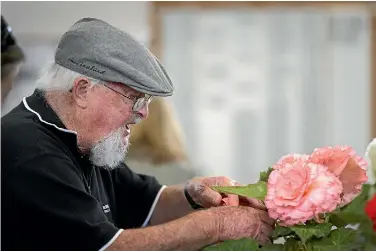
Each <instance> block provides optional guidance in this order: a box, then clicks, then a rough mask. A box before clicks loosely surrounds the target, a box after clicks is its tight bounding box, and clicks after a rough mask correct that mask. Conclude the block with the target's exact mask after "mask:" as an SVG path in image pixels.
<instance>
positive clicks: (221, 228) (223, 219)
mask: <svg viewBox="0 0 376 251" xmlns="http://www.w3.org/2000/svg"><path fill="white" fill-rule="evenodd" d="M205 211H208V212H211V213H212V215H213V217H215V218H216V220H215V221H216V222H217V233H218V234H217V238H218V241H225V240H234V239H241V238H249V237H251V238H253V239H255V240H257V241H258V242H259V243H261V244H266V243H270V238H269V237H270V235H271V233H272V231H273V229H274V224H275V221H274V220H273V219H271V218H270V217H269V215H268V213H267V212H266V211H264V210H259V209H256V208H252V207H244V206H237V207H233V206H230V207H229V206H223V207H216V208H210V209H208V210H205Z"/></svg>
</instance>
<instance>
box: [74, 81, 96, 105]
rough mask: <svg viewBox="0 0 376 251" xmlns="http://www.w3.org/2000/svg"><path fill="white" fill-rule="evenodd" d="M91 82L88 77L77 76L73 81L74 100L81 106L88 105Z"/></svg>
mask: <svg viewBox="0 0 376 251" xmlns="http://www.w3.org/2000/svg"><path fill="white" fill-rule="evenodd" d="M90 85H91V84H90V82H89V80H88V79H87V78H83V77H82V78H77V79H76V80H75V81H74V83H73V88H72V90H71V92H72V95H73V100H74V101H75V102H76V104H77V105H78V106H79V107H81V108H86V107H87V101H88V92H89V90H90Z"/></svg>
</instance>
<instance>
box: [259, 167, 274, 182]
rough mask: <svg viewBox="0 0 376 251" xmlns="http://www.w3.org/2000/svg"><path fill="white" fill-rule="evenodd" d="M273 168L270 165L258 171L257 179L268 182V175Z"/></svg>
mask: <svg viewBox="0 0 376 251" xmlns="http://www.w3.org/2000/svg"><path fill="white" fill-rule="evenodd" d="M273 170H274V169H273V168H272V167H269V168H268V170H266V171H263V172H260V179H259V181H264V182H268V180H269V175H270V173H271V172H272V171H273Z"/></svg>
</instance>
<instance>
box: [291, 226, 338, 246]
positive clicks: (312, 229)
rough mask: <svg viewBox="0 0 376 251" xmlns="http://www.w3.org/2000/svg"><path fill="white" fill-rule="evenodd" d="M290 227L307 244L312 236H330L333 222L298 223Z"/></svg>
mask: <svg viewBox="0 0 376 251" xmlns="http://www.w3.org/2000/svg"><path fill="white" fill-rule="evenodd" d="M290 228H291V229H292V231H294V232H295V233H296V234H297V235H298V236H299V238H300V239H301V240H302V242H303V244H305V243H306V242H307V241H308V240H309V239H310V238H312V237H317V238H321V237H326V236H328V235H329V234H330V230H331V229H332V224H330V223H321V224H317V223H316V224H314V225H313V224H312V225H296V226H293V227H290Z"/></svg>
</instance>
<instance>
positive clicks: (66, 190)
mask: <svg viewBox="0 0 376 251" xmlns="http://www.w3.org/2000/svg"><path fill="white" fill-rule="evenodd" d="M82 177H83V176H81V172H80V171H79V170H78V169H77V168H76V167H75V166H74V165H73V163H72V162H71V161H70V160H68V159H64V158H63V157H58V156H51V155H43V156H39V157H36V158H33V159H32V160H29V161H28V162H26V163H25V164H22V165H20V166H14V167H12V168H7V169H6V171H5V173H3V175H2V185H3V188H2V217H6V220H4V218H3V220H2V228H3V231H2V234H4V235H3V236H2V239H3V240H4V238H7V237H6V235H9V236H8V237H9V238H8V244H9V243H10V244H9V245H11V246H12V248H9V250H101V249H103V248H106V247H108V246H109V245H110V244H111V243H112V242H113V241H114V240H115V239H116V237H117V236H118V235H119V234H120V233H121V231H122V229H119V228H117V227H115V226H114V225H113V224H112V223H111V222H109V221H108V220H107V218H106V216H105V214H104V212H103V211H102V208H101V206H100V204H99V203H98V201H97V200H96V199H95V198H94V197H93V196H91V195H90V194H89V193H88V192H87V191H86V189H85V186H84V183H83V180H82ZM5 215H6V216H5Z"/></svg>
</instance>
